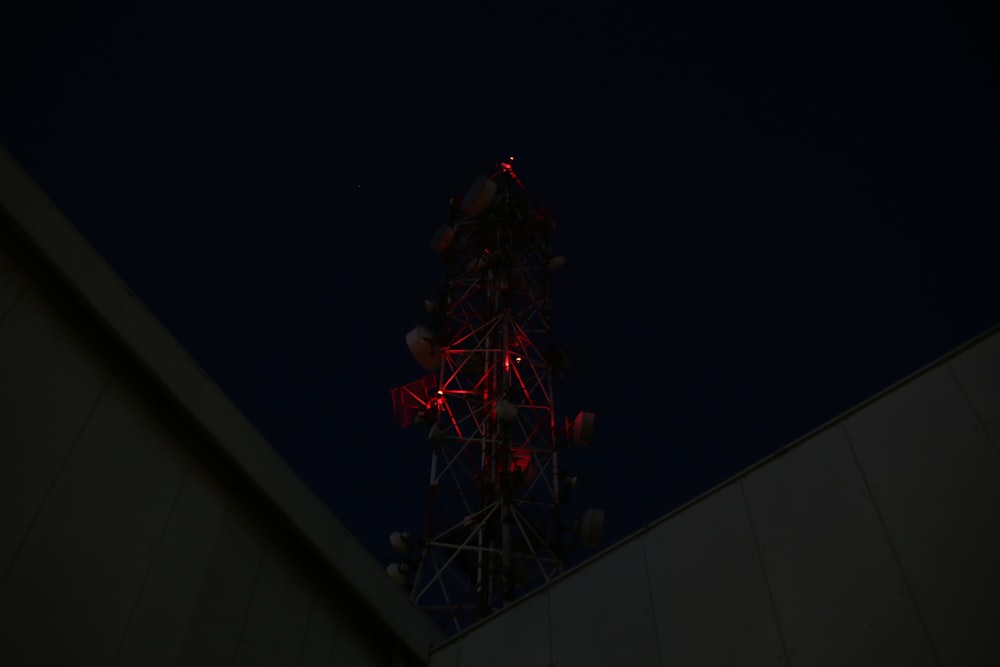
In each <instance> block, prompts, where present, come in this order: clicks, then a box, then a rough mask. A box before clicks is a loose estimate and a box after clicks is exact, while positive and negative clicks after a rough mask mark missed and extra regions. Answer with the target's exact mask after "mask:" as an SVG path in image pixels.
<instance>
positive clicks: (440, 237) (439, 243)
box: [431, 225, 455, 253]
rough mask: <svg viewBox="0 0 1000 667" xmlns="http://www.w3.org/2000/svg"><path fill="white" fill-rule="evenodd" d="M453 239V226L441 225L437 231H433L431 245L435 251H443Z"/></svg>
mask: <svg viewBox="0 0 1000 667" xmlns="http://www.w3.org/2000/svg"><path fill="white" fill-rule="evenodd" d="M454 239H455V228H454V227H452V226H451V225H441V226H440V227H439V228H438V230H437V232H435V233H434V237H433V238H432V239H431V247H432V248H434V250H435V251H436V252H439V253H441V252H444V251H445V250H447V249H448V246H450V245H451V242H452V241H453V240H454Z"/></svg>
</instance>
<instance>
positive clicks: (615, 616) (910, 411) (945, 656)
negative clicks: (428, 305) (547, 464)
mask: <svg viewBox="0 0 1000 667" xmlns="http://www.w3.org/2000/svg"><path fill="white" fill-rule="evenodd" d="M998 434H1000V330H998V331H994V332H991V333H990V334H989V335H984V336H983V337H982V338H981V339H980V340H977V341H974V342H973V343H971V344H970V345H968V346H965V347H963V348H962V349H960V350H957V351H956V352H955V353H953V354H952V355H948V357H946V358H945V359H943V360H941V361H940V362H938V363H937V364H934V365H932V366H931V367H929V368H927V369H924V370H923V371H921V372H919V373H917V374H915V375H914V376H912V377H910V378H907V379H906V380H904V381H902V382H900V383H899V384H898V385H897V386H895V387H893V388H891V389H890V390H888V391H886V392H884V393H883V394H881V395H880V396H877V397H875V398H873V399H872V400H871V401H868V402H867V403H865V404H863V405H861V406H858V407H857V408H856V409H854V410H852V411H850V412H849V413H847V414H845V415H844V416H842V417H841V418H839V419H837V420H834V421H833V422H832V423H830V424H828V425H826V426H824V427H823V428H822V429H819V430H817V431H816V432H814V433H812V434H810V435H808V436H806V437H805V438H803V439H802V440H800V441H799V442H796V443H793V444H792V445H790V446H788V447H786V448H784V449H783V450H781V451H780V452H778V453H776V454H775V455H773V456H771V457H768V458H767V459H765V460H764V461H761V462H760V463H759V464H757V465H755V466H753V467H751V468H750V469H748V470H747V471H745V472H744V473H742V474H741V475H738V476H737V477H735V478H733V479H732V480H730V481H729V482H727V483H725V484H723V485H721V486H720V487H718V488H717V489H715V490H713V491H711V492H709V493H707V494H705V495H704V496H703V497H701V498H699V499H696V500H695V501H693V502H692V503H690V504H689V505H688V506H686V507H684V508H681V509H680V510H678V511H677V512H674V513H672V514H670V515H668V516H666V517H664V518H663V519H661V520H660V521H658V522H656V523H654V524H652V525H651V526H649V527H648V528H646V529H644V530H642V531H640V532H639V533H637V534H635V535H633V536H632V537H630V538H628V539H626V540H624V541H623V542H621V543H619V544H618V545H616V546H615V547H613V548H611V549H610V550H608V551H606V552H605V553H604V554H601V555H599V556H597V557H596V558H595V559H593V560H591V561H590V562H589V563H585V564H583V565H581V566H580V567H578V568H577V569H575V570H574V571H572V572H570V573H568V574H567V575H566V576H564V577H562V578H560V579H559V580H557V581H555V582H553V583H552V584H550V585H549V586H548V587H546V588H544V589H542V590H540V591H538V592H537V593H536V594H534V595H533V596H531V597H529V598H527V599H526V600H525V601H522V602H520V603H518V604H516V605H513V606H512V607H511V608H509V609H508V610H506V611H504V612H502V613H500V614H498V615H496V616H494V617H493V618H492V619H491V620H488V621H486V622H484V623H482V624H480V625H477V626H474V627H473V628H470V629H469V630H467V631H466V632H464V633H462V634H460V635H458V636H457V637H455V638H453V639H451V640H450V641H448V642H446V643H444V644H442V645H441V646H439V647H438V648H437V649H436V650H435V652H434V653H433V654H432V656H431V665H432V666H433V667H455V666H457V665H478V664H481V663H483V664H501V663H505V662H506V663H510V664H538V665H546V664H551V665H555V664H558V665H595V666H596V665H607V664H642V665H664V666H669V665H686V666H687V665H720V666H729V665H795V666H798V665H808V666H819V665H845V664H850V665H871V666H873V667H874V666H882V665H928V666H936V665H945V666H949V667H966V666H968V665H983V666H986V665H997V664H1000V634H998V633H997V631H996V630H997V628H1000V567H998V565H1000V441H998ZM541 601H545V604H543V603H542V602H541ZM546 607H547V608H548V609H549V613H550V617H549V618H544V617H541V616H540V615H539V612H540V610H543V609H545V608H546ZM502 628H519V629H520V630H519V632H522V633H524V634H526V635H527V636H531V637H533V639H532V640H531V641H530V645H531V647H532V650H533V651H535V654H534V656H533V658H532V659H531V660H529V661H528V662H526V661H525V660H523V659H521V658H523V656H522V655H521V652H523V648H519V647H517V646H516V643H514V642H510V641H503V639H504V638H505V637H507V636H508V634H509V633H506V632H503V631H501V629H502ZM546 632H548V633H549V643H548V645H547V646H546V645H539V641H540V640H542V639H543V638H544V636H545V633H546ZM515 653H516V655H515Z"/></svg>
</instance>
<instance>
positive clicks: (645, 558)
mask: <svg viewBox="0 0 1000 667" xmlns="http://www.w3.org/2000/svg"><path fill="white" fill-rule="evenodd" d="M647 535H649V533H643V536H642V538H641V539H640V540H639V544H640V545H641V546H642V567H643V569H644V570H645V571H646V596H647V598H648V600H649V614H650V616H651V617H652V619H653V638H654V639H655V640H656V662H657V664H659V665H661V667H662V665H663V647H662V646H661V645H660V624H659V623H657V621H656V604H655V600H654V598H653V580H652V578H651V576H650V573H649V554H647V553H646V536H647Z"/></svg>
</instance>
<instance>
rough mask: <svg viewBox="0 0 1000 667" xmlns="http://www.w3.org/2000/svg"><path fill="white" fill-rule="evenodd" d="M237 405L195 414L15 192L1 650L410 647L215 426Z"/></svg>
mask: <svg viewBox="0 0 1000 667" xmlns="http://www.w3.org/2000/svg"><path fill="white" fill-rule="evenodd" d="M130 317H133V319H135V317H134V315H133V316H130ZM135 321H136V322H137V323H138V325H141V326H144V327H147V328H148V327H150V326H152V324H151V323H149V322H145V321H143V320H142V318H138V319H136V320H135ZM153 324H155V322H154V323H153ZM143 335H145V334H143ZM161 338H162V336H161ZM148 340H155V336H154V335H153V334H150V336H149V338H148ZM163 340H165V341H166V342H165V343H164V344H169V340H166V339H163ZM165 354H166V353H165ZM179 372H180V371H177V372H175V374H176V373H179ZM185 373H186V371H185ZM196 376H197V371H196V372H195V373H193V374H187V375H183V377H182V378H181V379H184V378H194V379H195V380H196V379H197V377H196ZM202 382H206V383H207V380H205V379H204V378H202ZM191 388H192V391H194V390H196V389H197V386H196V383H195V384H192V385H191ZM204 391H205V390H204V388H203V389H202V394H203V395H204ZM205 400H207V399H204V396H203V403H204V401H205ZM211 400H212V401H213V402H214V403H215V404H218V403H220V402H221V401H223V400H224V398H222V397H220V396H215V395H213V398H212V399H211ZM205 405H207V403H205ZM228 407H229V411H228V412H227V411H226V410H222V409H220V410H219V411H217V412H216V413H215V414H218V415H219V418H218V422H217V423H213V424H210V425H204V424H199V423H197V422H195V421H194V420H193V419H192V418H191V417H190V416H189V414H188V413H186V412H184V410H182V409H181V408H180V407H179V406H178V405H177V403H176V401H175V400H173V399H172V398H171V397H170V396H169V395H168V394H167V393H165V392H164V390H163V389H162V385H161V384H158V383H157V382H156V381H155V380H154V378H151V377H150V376H149V374H148V372H147V371H146V370H144V369H143V368H141V367H140V366H139V365H138V364H137V363H135V361H134V360H133V359H132V357H130V356H129V355H127V354H124V353H123V352H122V350H121V347H120V343H119V341H118V340H117V339H116V338H114V337H112V336H111V335H109V334H108V333H106V329H105V327H104V325H103V323H102V322H101V321H100V320H99V319H98V318H97V317H95V316H94V315H93V311H91V310H90V309H88V308H87V307H86V306H84V305H83V304H81V303H80V302H79V301H78V299H77V298H76V296H75V295H74V294H73V292H71V291H70V289H69V288H68V286H66V285H65V284H63V283H62V282H61V281H60V280H59V279H58V278H57V277H56V276H55V275H54V274H53V272H52V270H51V265H48V264H46V263H45V261H44V259H43V258H42V257H41V256H39V255H37V254H36V253H35V252H34V250H33V249H32V248H31V246H30V244H28V243H26V242H25V241H24V239H23V238H22V237H20V236H19V235H18V234H17V233H16V232H15V229H14V227H13V226H11V225H10V224H9V219H5V218H4V215H3V211H2V210H0V664H2V665H12V666H14V665H17V666H21V665H57V664H72V665H81V666H83V665H102V666H103V665H138V664H141V665H180V664H183V665H201V664H204V665H218V664H233V665H264V664H272V665H273V664H281V665H286V664H345V663H346V664H357V665H390V664H392V665H405V664H413V662H414V659H415V656H413V655H412V652H411V651H410V650H409V649H405V648H403V647H404V646H405V645H406V642H405V641H403V640H401V637H400V634H399V633H397V632H396V631H395V630H396V629H395V628H394V627H390V626H388V625H386V623H385V622H384V620H381V619H378V618H376V617H375V615H374V614H373V612H372V611H370V609H371V606H370V604H369V603H367V602H364V601H363V600H361V599H360V598H359V597H358V594H357V592H356V591H355V590H353V589H352V587H351V586H349V585H348V582H347V581H346V580H345V579H344V578H343V575H342V573H339V572H337V571H334V570H333V569H332V568H330V566H329V563H328V562H327V561H325V560H324V559H323V558H321V557H320V556H319V548H318V547H317V546H316V545H315V544H312V543H310V542H309V540H307V539H304V537H303V535H302V533H301V532H300V531H299V530H298V529H295V528H293V527H292V526H290V525H289V523H288V521H287V519H286V518H285V515H284V514H282V512H280V511H278V510H277V508H276V506H275V505H274V503H273V502H271V500H270V499H269V497H268V496H267V493H266V492H262V490H261V489H260V488H259V487H258V486H256V485H255V484H254V483H253V482H252V481H251V480H250V478H249V477H248V475H247V473H246V471H245V470H242V469H240V468H239V467H238V466H235V465H234V464H233V462H232V460H231V459H230V458H227V456H226V455H225V453H224V452H223V451H222V450H221V449H220V448H219V447H218V445H217V444H216V443H215V442H213V441H212V438H213V429H215V430H218V429H223V428H229V429H230V430H232V429H233V428H237V426H239V424H237V426H233V425H232V423H233V422H234V418H233V417H232V414H231V413H232V410H233V409H232V406H231V405H230V406H228ZM227 420H228V421H227ZM235 421H238V420H235ZM226 424H230V426H226ZM240 427H241V428H245V427H243V426H240ZM271 468H273V474H272V475H270V477H269V479H273V480H275V482H276V483H278V482H280V484H281V488H282V490H283V491H282V492H283V493H285V494H286V495H288V497H290V498H298V499H300V502H301V505H302V506H303V507H307V508H312V506H311V505H309V504H308V503H307V502H306V501H305V499H302V497H301V496H302V493H303V492H302V491H301V490H298V488H297V487H296V484H298V485H301V482H298V481H297V480H294V479H292V478H291V477H290V476H289V474H288V472H287V471H285V470H283V469H281V466H280V465H276V466H271ZM310 512H311V514H308V516H305V517H304V518H303V519H302V520H303V521H307V522H308V525H309V526H310V527H313V528H314V529H316V530H324V526H323V520H324V519H323V517H322V516H320V515H319V513H318V511H317V510H315V509H310ZM339 529H340V527H339V524H336V523H335V522H332V521H330V522H329V523H328V524H327V527H326V528H325V530H326V531H327V532H329V533H330V539H334V540H339V541H343V540H345V539H346V536H340V535H339V534H338V531H339ZM371 566H372V570H373V571H374V570H376V569H378V567H377V565H376V564H375V563H374V561H372V563H371ZM376 574H377V573H376ZM386 588H387V589H389V588H390V584H388V583H387V584H386ZM373 595H375V596H381V595H383V593H382V591H381V590H376V591H374V592H373ZM400 601H401V605H400V606H403V605H402V598H400ZM390 602H391V601H390ZM399 630H400V632H402V633H407V632H413V629H412V628H400V629H399ZM417 632H420V630H418V631H417Z"/></svg>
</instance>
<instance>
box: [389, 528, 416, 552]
mask: <svg viewBox="0 0 1000 667" xmlns="http://www.w3.org/2000/svg"><path fill="white" fill-rule="evenodd" d="M412 541H413V538H412V536H411V535H410V534H409V533H401V532H399V531H396V532H395V533H392V534H391V535H389V544H391V545H392V548H393V549H395V550H396V551H398V552H399V553H401V554H405V553H407V552H408V551H409V550H410V544H411V543H412Z"/></svg>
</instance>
